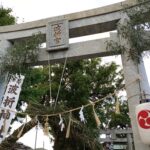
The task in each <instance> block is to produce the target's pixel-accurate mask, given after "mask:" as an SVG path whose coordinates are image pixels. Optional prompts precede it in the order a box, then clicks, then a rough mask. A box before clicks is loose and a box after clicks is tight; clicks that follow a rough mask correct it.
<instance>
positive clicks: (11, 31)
mask: <svg viewBox="0 0 150 150" xmlns="http://www.w3.org/2000/svg"><path fill="white" fill-rule="evenodd" d="M125 4H128V5H129V6H134V5H135V2H133V1H124V2H121V3H116V4H113V5H109V6H105V7H101V8H96V9H92V10H88V11H83V12H78V13H72V14H68V15H63V16H57V17H52V18H46V19H42V20H38V21H33V22H28V23H22V24H16V25H9V26H5V27H0V40H8V41H14V40H18V39H20V38H26V37H30V36H32V34H34V33H37V32H41V33H42V34H44V35H46V32H47V24H48V22H54V21H59V20H64V19H65V20H68V28H69V29H68V30H69V38H75V37H80V36H85V35H92V34H96V33H103V32H108V31H112V30H115V29H116V26H117V22H118V21H119V20H120V19H121V16H122V9H123V5H125ZM110 39H111V37H110V38H104V39H99V40H93V41H87V42H82V43H74V44H70V45H69V50H68V51H59V52H57V53H55V52H51V55H50V59H51V61H53V60H54V61H58V60H61V59H63V58H64V57H66V55H67V57H69V58H88V57H94V56H106V55H110V54H109V53H108V52H107V51H106V41H108V40H110ZM113 39H114V40H117V38H115V35H113ZM83 47H84V49H83ZM91 49H92V50H91ZM54 53H55V55H54ZM47 54H48V52H47V51H46V49H42V50H41V51H40V53H39V61H38V64H43V63H47V59H48V57H47Z"/></svg>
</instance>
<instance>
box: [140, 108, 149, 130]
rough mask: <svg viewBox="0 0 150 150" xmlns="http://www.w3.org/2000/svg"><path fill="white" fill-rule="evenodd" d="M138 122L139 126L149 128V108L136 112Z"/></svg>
mask: <svg viewBox="0 0 150 150" xmlns="http://www.w3.org/2000/svg"><path fill="white" fill-rule="evenodd" d="M138 123H139V125H140V127H141V128H144V129H150V110H142V111H140V112H139V113H138Z"/></svg>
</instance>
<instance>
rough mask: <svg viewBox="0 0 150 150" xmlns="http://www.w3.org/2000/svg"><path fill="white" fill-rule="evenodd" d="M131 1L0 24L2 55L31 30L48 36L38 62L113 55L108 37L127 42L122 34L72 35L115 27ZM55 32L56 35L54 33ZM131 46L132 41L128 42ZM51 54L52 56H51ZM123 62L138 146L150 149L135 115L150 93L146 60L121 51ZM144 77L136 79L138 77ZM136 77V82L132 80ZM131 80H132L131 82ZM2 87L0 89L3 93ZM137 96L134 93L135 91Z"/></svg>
mask: <svg viewBox="0 0 150 150" xmlns="http://www.w3.org/2000/svg"><path fill="white" fill-rule="evenodd" d="M126 3H128V5H130V6H134V4H135V2H134V0H130V1H129V0H128V1H125V2H122V3H116V4H113V5H110V6H105V7H101V8H97V9H93V10H88V11H83V12H79V13H73V14H69V15H63V16H58V17H53V18H47V19H42V20H38V21H33V22H28V23H23V24H16V25H10V26H5V27H0V55H2V54H4V53H5V50H6V49H7V48H8V47H10V46H11V45H12V43H13V42H14V41H16V40H19V39H22V38H27V37H30V36H32V34H34V33H37V32H41V33H42V34H44V35H45V37H46V42H47V47H46V48H43V49H41V50H40V52H39V59H38V63H37V64H36V65H40V64H47V62H48V59H50V60H51V62H56V61H61V60H64V59H65V57H66V56H67V57H68V59H79V58H80V59H82V58H91V57H104V56H110V55H113V54H112V53H111V52H109V51H107V50H106V41H109V40H114V41H118V42H121V43H125V44H127V42H126V40H125V39H123V38H121V37H120V38H118V37H117V34H116V33H113V34H110V37H109V38H102V39H96V40H90V41H84V42H78V43H70V44H69V38H76V37H81V36H85V35H92V34H96V33H103V32H109V31H113V30H115V29H116V23H117V22H118V21H121V22H123V21H124V20H123V16H124V14H123V12H122V5H123V4H126ZM52 35H53V36H52ZM128 46H130V45H128ZM48 55H49V57H48ZM122 63H123V70H124V77H125V82H126V85H130V86H126V91H127V95H128V98H129V99H128V104H129V112H130V118H131V124H132V130H133V135H134V144H135V149H136V150H150V147H149V146H148V145H145V144H143V143H142V141H141V139H140V136H139V132H138V128H137V123H136V116H135V107H136V106H137V105H138V104H139V100H140V98H139V94H140V93H141V92H142V91H145V92H146V93H150V90H149V84H148V80H147V76H146V73H145V69H144V67H143V64H142V63H141V64H140V65H135V64H134V62H133V61H132V60H127V55H126V54H124V55H122ZM139 76H140V78H141V80H137V81H135V79H136V78H139ZM133 81H135V82H133ZM131 83H132V84H131ZM1 92H2V90H0V94H1ZM136 94H137V96H134V97H133V95H136Z"/></svg>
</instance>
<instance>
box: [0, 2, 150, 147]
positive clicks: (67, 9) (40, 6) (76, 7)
mask: <svg viewBox="0 0 150 150" xmlns="http://www.w3.org/2000/svg"><path fill="white" fill-rule="evenodd" d="M120 1H123V0H0V2H1V5H3V6H4V7H9V8H12V10H13V15H14V16H16V17H18V18H19V19H18V23H22V22H29V21H34V20H38V19H42V18H47V17H52V16H58V15H63V14H68V13H73V12H78V11H82V10H88V9H92V8H97V7H101V6H105V5H108V4H111V3H117V2H120ZM145 62H146V70H147V72H149V62H150V61H149V59H146V60H145ZM148 76H149V74H148ZM39 132H40V133H39V136H38V137H40V139H38V147H42V146H43V141H44V142H45V148H47V149H48V150H50V149H52V148H51V146H50V145H49V144H48V142H47V141H48V140H49V139H48V138H46V139H45V137H44V136H43V133H42V132H41V130H40V131H39ZM34 139H35V129H33V130H32V131H31V132H30V133H28V134H27V135H26V136H24V137H23V138H22V139H21V141H23V142H24V143H25V144H27V145H29V146H32V147H33V148H34Z"/></svg>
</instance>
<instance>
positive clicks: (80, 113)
mask: <svg viewBox="0 0 150 150" xmlns="http://www.w3.org/2000/svg"><path fill="white" fill-rule="evenodd" d="M83 108H84V106H82V107H81V109H80V111H79V117H80V120H81V122H83V123H86V120H85V118H84V114H83Z"/></svg>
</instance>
